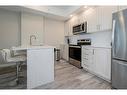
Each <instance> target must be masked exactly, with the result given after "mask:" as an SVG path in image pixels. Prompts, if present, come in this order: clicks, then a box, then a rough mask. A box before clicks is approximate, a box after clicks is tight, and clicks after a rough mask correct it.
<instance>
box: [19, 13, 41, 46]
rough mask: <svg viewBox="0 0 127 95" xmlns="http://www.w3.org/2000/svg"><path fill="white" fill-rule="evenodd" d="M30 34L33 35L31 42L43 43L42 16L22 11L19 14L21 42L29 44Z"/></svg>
mask: <svg viewBox="0 0 127 95" xmlns="http://www.w3.org/2000/svg"><path fill="white" fill-rule="evenodd" d="M30 35H35V36H36V40H34V39H33V41H32V42H34V43H33V44H36V45H42V44H43V16H41V15H36V14H32V13H24V12H23V13H22V15H21V44H22V45H30Z"/></svg>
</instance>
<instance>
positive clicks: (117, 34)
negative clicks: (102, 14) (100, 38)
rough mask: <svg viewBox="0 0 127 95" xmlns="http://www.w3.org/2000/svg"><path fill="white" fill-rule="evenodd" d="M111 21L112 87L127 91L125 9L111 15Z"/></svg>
mask: <svg viewBox="0 0 127 95" xmlns="http://www.w3.org/2000/svg"><path fill="white" fill-rule="evenodd" d="M112 19H113V20H112V22H113V28H112V31H113V34H112V66H111V67H112V70H111V73H112V74H111V82H112V87H113V88H118V89H127V9H125V10H123V11H119V12H117V13H113V16H112Z"/></svg>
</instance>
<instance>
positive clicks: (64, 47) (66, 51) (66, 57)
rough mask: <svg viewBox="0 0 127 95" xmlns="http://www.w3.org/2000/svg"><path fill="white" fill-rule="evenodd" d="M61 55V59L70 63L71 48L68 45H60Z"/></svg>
mask: <svg viewBox="0 0 127 95" xmlns="http://www.w3.org/2000/svg"><path fill="white" fill-rule="evenodd" d="M60 53H61V54H60V55H61V58H62V59H64V60H66V61H69V46H68V44H61V45H60Z"/></svg>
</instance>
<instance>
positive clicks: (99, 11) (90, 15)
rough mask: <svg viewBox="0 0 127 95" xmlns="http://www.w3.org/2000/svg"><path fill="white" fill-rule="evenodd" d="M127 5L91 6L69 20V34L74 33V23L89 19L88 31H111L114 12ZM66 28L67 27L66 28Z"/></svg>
mask: <svg viewBox="0 0 127 95" xmlns="http://www.w3.org/2000/svg"><path fill="white" fill-rule="evenodd" d="M126 8H127V6H98V7H90V8H89V9H87V10H86V11H84V12H82V13H80V14H78V15H76V16H74V17H72V18H71V19H70V20H69V23H70V24H69V27H70V31H69V35H70V36H71V35H73V33H72V28H73V26H74V25H77V24H80V23H82V22H84V21H87V33H93V32H100V31H111V29H112V13H114V12H117V11H119V10H123V9H126ZM65 30H66V29H65Z"/></svg>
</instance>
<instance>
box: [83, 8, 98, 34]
mask: <svg viewBox="0 0 127 95" xmlns="http://www.w3.org/2000/svg"><path fill="white" fill-rule="evenodd" d="M84 16H85V19H86V21H87V33H93V32H96V31H97V28H96V25H97V19H96V18H97V12H96V8H90V9H88V10H87V11H86V12H85V13H84Z"/></svg>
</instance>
